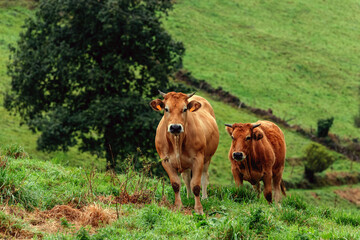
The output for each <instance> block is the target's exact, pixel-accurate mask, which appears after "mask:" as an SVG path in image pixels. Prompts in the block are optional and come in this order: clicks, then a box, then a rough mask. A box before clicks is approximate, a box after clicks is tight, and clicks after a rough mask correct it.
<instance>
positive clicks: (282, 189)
mask: <svg viewBox="0 0 360 240" xmlns="http://www.w3.org/2000/svg"><path fill="white" fill-rule="evenodd" d="M280 187H281V192H282V194H283V195H284V196H285V197H286V188H285V183H284V180H282V179H281V183H280Z"/></svg>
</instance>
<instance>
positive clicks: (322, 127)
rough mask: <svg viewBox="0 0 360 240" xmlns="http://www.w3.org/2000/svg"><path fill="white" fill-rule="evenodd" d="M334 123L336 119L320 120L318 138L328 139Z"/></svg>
mask: <svg viewBox="0 0 360 240" xmlns="http://www.w3.org/2000/svg"><path fill="white" fill-rule="evenodd" d="M333 122H334V117H331V118H328V119H319V120H318V122H317V125H318V129H317V136H318V137H326V136H327V135H328V133H329V129H330V128H331V126H332V124H333Z"/></svg>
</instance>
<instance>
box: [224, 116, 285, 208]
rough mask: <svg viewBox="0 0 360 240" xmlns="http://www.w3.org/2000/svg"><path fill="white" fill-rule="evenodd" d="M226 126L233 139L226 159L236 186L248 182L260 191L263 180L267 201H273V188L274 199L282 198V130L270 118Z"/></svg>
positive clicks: (283, 149) (283, 144)
mask: <svg viewBox="0 0 360 240" xmlns="http://www.w3.org/2000/svg"><path fill="white" fill-rule="evenodd" d="M225 126H226V127H225V129H226V131H227V132H228V133H229V135H230V136H231V138H232V139H233V140H232V144H231V147H230V151H229V159H230V161H231V171H232V174H233V176H234V179H235V183H236V185H237V186H240V185H242V184H243V180H246V181H249V182H250V183H251V184H252V185H253V187H254V189H255V190H256V191H257V192H258V194H259V193H260V181H261V180H262V181H263V183H264V196H265V198H266V200H267V201H268V202H269V203H271V202H272V187H273V188H274V198H275V202H278V201H279V200H280V199H281V193H280V191H282V193H283V194H284V195H285V196H286V193H285V187H284V184H283V182H282V174H283V171H284V164H285V152H286V146H285V138H284V134H283V132H282V131H281V129H280V128H279V127H278V126H276V125H275V124H274V123H272V122H269V121H257V122H256V123H234V124H232V125H229V124H225ZM271 185H272V187H271Z"/></svg>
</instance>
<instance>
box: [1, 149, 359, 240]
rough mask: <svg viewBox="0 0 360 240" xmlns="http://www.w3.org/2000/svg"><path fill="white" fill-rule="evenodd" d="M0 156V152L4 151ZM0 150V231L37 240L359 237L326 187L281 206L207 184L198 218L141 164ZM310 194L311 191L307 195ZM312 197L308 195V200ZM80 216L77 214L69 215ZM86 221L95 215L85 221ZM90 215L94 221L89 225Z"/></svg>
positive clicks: (352, 212)
mask: <svg viewBox="0 0 360 240" xmlns="http://www.w3.org/2000/svg"><path fill="white" fill-rule="evenodd" d="M3 153H4V152H3ZM14 157H15V156H14V155H12V154H10V155H4V154H2V155H1V160H0V186H1V188H0V193H1V202H0V208H1V209H2V211H1V214H0V236H1V237H13V238H21V237H23V238H36V237H37V238H42V239H74V238H76V239H104V238H106V239H139V238H145V239H179V238H183V239H184V238H187V239H205V238H215V239H240V238H243V239H244V238H245V239H248V238H251V239H254V238H255V239H256V238H272V239H319V238H322V239H339V238H343V239H358V238H359V237H360V230H359V229H360V228H359V226H360V217H359V216H360V215H359V214H358V211H359V210H357V208H356V205H353V204H350V203H349V202H348V201H347V200H344V199H341V198H339V197H337V198H336V199H337V200H336V202H335V205H334V199H335V198H334V197H335V196H336V194H335V193H334V190H335V189H334V188H332V189H328V190H324V189H322V190H316V189H314V190H312V191H311V192H310V191H299V190H292V191H289V192H288V197H287V198H285V199H283V201H282V203H281V205H277V204H272V205H268V204H267V202H266V200H265V199H264V197H263V196H261V197H260V199H257V197H256V194H255V193H254V192H253V190H252V189H251V187H249V186H245V187H244V188H240V189H236V188H235V187H234V186H226V187H220V186H217V185H213V184H212V185H210V188H209V198H208V199H207V200H203V201H202V203H203V206H204V211H205V215H204V216H199V215H196V214H194V213H193V206H194V200H193V199H191V198H190V199H187V198H186V193H185V188H184V187H183V188H182V190H181V195H182V199H183V203H184V209H182V210H181V211H176V210H174V208H173V201H174V195H173V191H172V189H171V187H170V184H169V183H167V182H164V184H163V180H161V179H156V178H148V177H146V176H145V175H147V171H146V169H145V170H144V171H143V172H141V173H136V172H133V171H132V168H131V159H128V160H129V162H130V163H129V165H128V171H127V172H126V174H123V175H113V174H111V173H99V172H97V171H96V170H94V169H93V170H92V171H90V170H84V169H82V168H72V167H63V166H61V165H59V164H56V163H52V162H44V161H39V160H34V159H29V158H28V157H27V156H26V155H20V156H19V157H18V158H17V159H15V158H14ZM314 194H315V195H314ZM313 195H314V196H316V198H315V197H313ZM76 214H81V217H76ZM89 219H95V221H90V220H89ZM96 220H97V221H98V222H96Z"/></svg>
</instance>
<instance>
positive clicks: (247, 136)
mask: <svg viewBox="0 0 360 240" xmlns="http://www.w3.org/2000/svg"><path fill="white" fill-rule="evenodd" d="M225 126H226V127H225V130H226V131H227V132H228V133H229V135H230V137H231V138H232V143H231V148H230V154H231V157H232V158H233V159H234V160H235V161H241V160H243V159H245V158H246V156H248V155H249V153H250V148H251V145H252V141H258V140H260V139H262V138H263V133H262V131H261V130H260V129H256V128H257V127H258V126H260V123H257V124H256V123H234V124H233V125H230V124H225Z"/></svg>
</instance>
